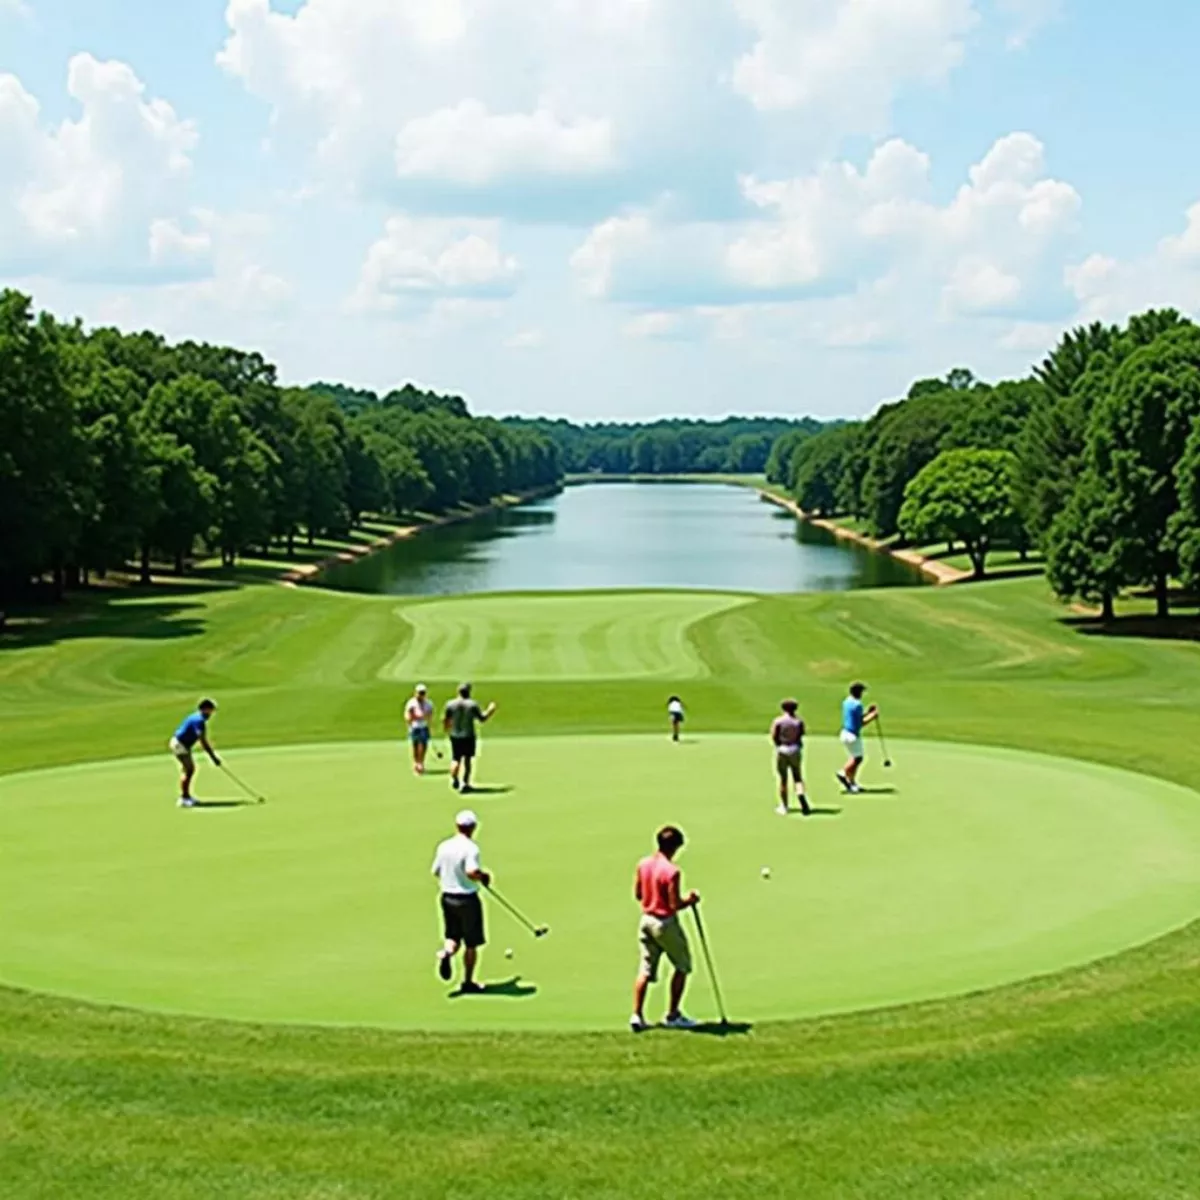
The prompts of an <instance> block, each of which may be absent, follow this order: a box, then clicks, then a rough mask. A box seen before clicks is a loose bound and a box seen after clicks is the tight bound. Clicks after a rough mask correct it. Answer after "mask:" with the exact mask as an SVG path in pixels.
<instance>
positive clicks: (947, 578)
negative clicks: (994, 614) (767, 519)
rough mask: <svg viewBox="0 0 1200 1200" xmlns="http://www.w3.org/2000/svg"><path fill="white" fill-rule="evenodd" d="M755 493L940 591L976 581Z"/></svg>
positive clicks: (770, 494) (776, 498) (791, 504)
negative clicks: (915, 573)
mask: <svg viewBox="0 0 1200 1200" xmlns="http://www.w3.org/2000/svg"><path fill="white" fill-rule="evenodd" d="M755 490H756V491H757V492H758V494H759V496H760V497H761V498H762V499H763V500H766V501H769V502H770V503H771V504H775V505H778V506H779V507H780V508H785V509H787V511H788V512H790V513H792V514H793V516H795V517H796V518H797V520H800V521H803V522H804V523H805V524H807V525H812V526H815V527H816V528H817V529H824V530H825V531H826V532H828V533H832V534H833V535H834V537H836V538H839V539H841V540H842V541H844V542H854V543H855V544H856V545H859V546H863V547H865V548H866V549H868V550H872V551H874V552H875V553H876V554H886V555H888V556H889V557H890V558H894V559H896V561H897V562H902V563H905V564H907V565H908V566H910V567H916V568H917V570H918V571H920V572H921V573H922V574H923V575H925V576H926V577H927V578H929V579H931V580H932V581H933V583H934V585H935V586H937V587H948V586H950V585H951V584H955V583H965V582H966V581H967V580H970V579H973V578H974V576H973V575H972V574H971V572H970V571H962V570H959V568H958V567H951V566H948V565H947V564H946V563H943V562H938V561H937V559H935V558H927V557H926V556H925V555H923V554H918V553H917V552H916V551H915V550H893V549H892V548H891V547H890V546H885V545H884V544H883V543H882V542H878V541H876V540H875V539H874V538H873V537H868V536H867V535H866V534H865V533H858V532H856V531H855V530H853V529H846V528H845V527H844V526H842V525H839V524H837V522H836V521H830V520H827V519H826V518H824V517H814V516H813V515H812V514H811V513H806V512H805V511H804V509H802V508H801V507H800V505H799V504H797V503H796V502H795V501H794V500H788V499H787V498H786V497H784V496H779V495H777V494H776V493H774V492H769V491H767V490H766V489H765V488H762V487H758V488H756V489H755Z"/></svg>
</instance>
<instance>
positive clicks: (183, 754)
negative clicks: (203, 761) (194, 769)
mask: <svg viewBox="0 0 1200 1200" xmlns="http://www.w3.org/2000/svg"><path fill="white" fill-rule="evenodd" d="M167 745H168V746H169V747H170V750H171V753H172V754H173V755H175V757H176V758H177V759H179V761H180V762H181V763H182V764H183V765H184V766H185V767H191V766H195V763H196V760H195V759H194V758H193V757H192V752H191V751H190V750H189V749H188V748H187V747H186V746H185V745H184V744H183V743H182V742H181V741H180V740H179V739H178V738H174V737H173V738H172V739H171V740H170V741H169V742H168V743H167Z"/></svg>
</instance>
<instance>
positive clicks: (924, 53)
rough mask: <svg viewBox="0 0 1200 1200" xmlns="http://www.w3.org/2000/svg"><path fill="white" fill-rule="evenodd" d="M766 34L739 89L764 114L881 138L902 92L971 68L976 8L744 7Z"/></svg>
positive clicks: (736, 78) (796, 3) (900, 0)
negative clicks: (797, 115) (792, 114)
mask: <svg viewBox="0 0 1200 1200" xmlns="http://www.w3.org/2000/svg"><path fill="white" fill-rule="evenodd" d="M737 7H738V9H739V10H740V11H741V13H742V15H743V17H744V19H745V20H746V21H747V23H748V24H749V25H750V26H751V28H752V29H753V30H754V31H755V33H756V34H757V41H756V42H755V44H754V46H753V48H752V49H751V50H750V51H749V52H748V53H746V54H744V55H743V56H741V57H740V58H739V59H738V60H737V63H736V64H735V66H734V69H733V86H734V88H735V89H736V90H737V91H738V92H740V93H741V94H742V95H743V96H745V97H746V98H747V99H748V100H749V101H750V102H751V103H752V104H753V105H754V106H755V107H756V108H758V109H761V110H766V111H770V110H778V109H786V110H797V109H799V110H805V109H807V110H809V111H812V112H818V113H821V114H822V116H823V117H825V118H827V119H828V118H832V119H833V120H835V121H837V122H838V123H839V124H840V125H842V126H843V127H844V128H846V129H849V130H853V131H857V132H873V131H875V130H876V129H877V128H878V127H879V126H880V125H881V124H882V122H883V121H884V119H885V118H886V115H887V113H888V110H889V109H890V107H891V103H892V101H893V100H894V98H895V96H896V93H897V92H898V90H899V89H900V88H901V87H902V86H904V85H905V84H907V83H910V82H923V83H936V82H938V81H940V80H942V79H944V78H945V77H946V76H947V75H948V74H949V73H950V71H951V70H953V69H954V68H955V67H956V66H958V64H959V63H960V62H961V61H962V57H963V53H964V39H965V38H966V35H967V34H968V33H969V32H970V31H971V29H972V27H973V26H974V24H975V22H976V20H977V15H976V13H975V10H974V6H973V4H972V2H971V0H841V2H840V3H829V2H824V3H822V2H820V0H737Z"/></svg>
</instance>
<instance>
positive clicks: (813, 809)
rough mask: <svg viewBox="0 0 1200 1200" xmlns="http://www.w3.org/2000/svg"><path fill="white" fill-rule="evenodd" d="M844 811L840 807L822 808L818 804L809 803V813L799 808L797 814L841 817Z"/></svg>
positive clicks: (799, 815)
mask: <svg viewBox="0 0 1200 1200" xmlns="http://www.w3.org/2000/svg"><path fill="white" fill-rule="evenodd" d="M842 811H843V810H842V809H840V808H821V807H818V806H816V805H809V809H808V812H807V813H802V812H800V810H799V809H797V810H796V812H795V815H796V816H798V817H801V816H808V817H840V816H841V815H842Z"/></svg>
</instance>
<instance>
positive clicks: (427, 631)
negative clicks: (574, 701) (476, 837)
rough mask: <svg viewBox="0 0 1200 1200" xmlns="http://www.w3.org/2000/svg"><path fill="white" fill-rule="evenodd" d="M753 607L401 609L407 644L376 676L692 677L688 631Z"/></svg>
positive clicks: (515, 600) (436, 604)
mask: <svg viewBox="0 0 1200 1200" xmlns="http://www.w3.org/2000/svg"><path fill="white" fill-rule="evenodd" d="M750 603H752V600H751V599H750V598H749V597H747V596H733V595H720V594H714V593H708V592H615V593H614V592H609V593H605V594H603V595H600V594H594V595H590V594H582V595H570V596H561V597H560V596H468V597H462V598H458V599H453V600H433V601H429V602H426V603H421V604H412V605H408V606H406V607H404V608H402V609H400V610H399V613H400V616H401V617H402V618H403V619H404V621H405V622H407V623H408V624H409V625H410V626H411V627H412V630H413V634H412V637H411V638H410V639H409V641H408V643H407V644H406V645H405V646H404V648H403V649H402V650H401V651H400V652H399V653H398V654H397V655H396V657H395V658H394V659H393V660H392V661H391V662H390V663H389V664H388V665H387V666H386V667H385V668H384V669H383V670H382V671H381V672H380V675H381V677H382V678H384V679H396V680H402V681H403V682H404V683H406V684H407V683H408V682H409V681H410V680H412V679H415V678H417V677H418V676H421V677H425V676H428V677H430V678H433V679H456V678H459V677H462V676H466V677H471V676H474V677H477V678H487V679H491V680H506V679H649V678H655V677H659V678H670V679H699V678H702V677H703V676H705V675H708V674H709V670H708V667H707V665H706V664H705V662H704V660H703V659H702V658H701V657H700V655H699V654H698V653H697V652H696V649H695V647H694V646H693V645H692V642H691V640H690V638H689V636H688V630H689V629H690V628H691V627H692V626H693V625H695V624H696V623H697V622H699V621H702V620H704V619H705V618H706V617H711V616H715V615H716V614H717V613H722V612H727V611H728V610H730V609H734V608H738V607H740V606H741V605H744V604H750Z"/></svg>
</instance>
